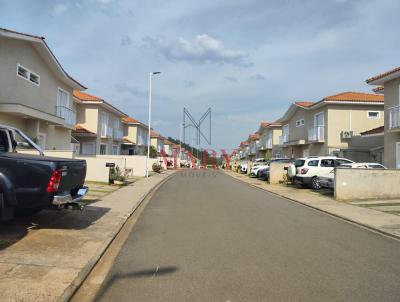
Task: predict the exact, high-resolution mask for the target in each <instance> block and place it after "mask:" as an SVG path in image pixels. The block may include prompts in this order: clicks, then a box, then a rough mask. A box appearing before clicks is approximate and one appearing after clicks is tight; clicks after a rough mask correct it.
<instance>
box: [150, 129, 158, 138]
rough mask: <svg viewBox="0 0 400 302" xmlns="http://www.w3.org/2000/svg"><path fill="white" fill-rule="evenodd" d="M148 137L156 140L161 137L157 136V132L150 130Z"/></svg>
mask: <svg viewBox="0 0 400 302" xmlns="http://www.w3.org/2000/svg"><path fill="white" fill-rule="evenodd" d="M150 137H157V138H159V137H161V135H160V134H158V133H157V132H155V131H153V130H151V131H150Z"/></svg>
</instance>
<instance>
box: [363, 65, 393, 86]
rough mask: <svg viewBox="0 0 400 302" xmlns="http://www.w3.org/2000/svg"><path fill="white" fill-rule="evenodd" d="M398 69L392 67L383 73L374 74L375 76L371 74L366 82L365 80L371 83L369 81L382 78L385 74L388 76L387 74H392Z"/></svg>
mask: <svg viewBox="0 0 400 302" xmlns="http://www.w3.org/2000/svg"><path fill="white" fill-rule="evenodd" d="M398 71H400V67H397V68H394V69H392V70H389V71H386V72H383V73H381V74H378V75H376V76H373V77H372V78H369V79H368V80H367V81H366V82H367V83H371V82H373V81H376V80H379V79H382V78H384V77H386V76H388V75H391V74H393V73H396V72H398Z"/></svg>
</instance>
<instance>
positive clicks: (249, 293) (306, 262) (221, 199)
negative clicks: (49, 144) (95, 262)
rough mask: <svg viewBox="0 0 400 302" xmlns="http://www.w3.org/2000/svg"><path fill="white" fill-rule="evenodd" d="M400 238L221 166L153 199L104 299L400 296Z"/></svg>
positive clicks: (168, 186)
mask: <svg viewBox="0 0 400 302" xmlns="http://www.w3.org/2000/svg"><path fill="white" fill-rule="evenodd" d="M399 255H400V243H399V242H398V241H396V240H394V239H391V238H388V237H385V236H383V235H380V234H377V233H374V232H372V231H370V230H366V229H363V228H361V227H358V226H356V225H352V224H350V223H348V222H344V221H342V220H340V219H338V218H334V217H332V216H329V215H326V214H324V213H321V212H318V211H315V210H313V209H310V208H308V207H305V206H302V205H300V204H297V203H294V202H291V201H289V200H287V199H285V198H282V197H278V196H276V195H273V194H270V193H268V192H266V191H262V190H259V189H257V188H254V187H250V186H248V185H246V184H244V183H241V182H238V181H235V180H234V179H232V178H231V177H229V176H227V175H225V174H223V173H220V172H214V171H210V170H207V171H197V172H183V173H176V174H175V175H174V176H173V178H172V179H170V180H169V181H168V182H166V183H165V184H164V185H163V186H162V187H161V188H160V189H159V190H158V191H157V192H156V194H154V196H153V197H152V200H151V201H150V203H149V204H148V206H147V208H146V209H145V210H144V212H143V214H142V216H141V218H140V220H139V222H138V224H137V225H136V226H135V228H134V230H133V232H132V233H131V234H130V235H129V237H128V240H127V241H126V242H125V244H124V246H123V248H122V250H121V252H120V254H119V255H118V257H117V259H116V262H115V264H114V266H113V268H112V269H111V271H110V274H109V276H108V278H107V280H106V282H105V284H104V285H103V288H102V291H101V292H100V293H99V294H98V297H97V300H99V301H224V302H226V301H232V302H234V301H398V298H399V296H400V287H399V284H400V257H399Z"/></svg>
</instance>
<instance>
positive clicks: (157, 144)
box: [150, 131, 165, 156]
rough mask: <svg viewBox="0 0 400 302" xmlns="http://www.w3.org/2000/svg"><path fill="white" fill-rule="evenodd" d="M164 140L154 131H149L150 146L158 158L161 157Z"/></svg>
mask: <svg viewBox="0 0 400 302" xmlns="http://www.w3.org/2000/svg"><path fill="white" fill-rule="evenodd" d="M164 140H165V138H164V137H162V136H161V135H160V134H158V133H157V132H155V131H150V146H153V147H154V148H155V149H156V150H157V154H158V156H160V155H161V150H163V149H164Z"/></svg>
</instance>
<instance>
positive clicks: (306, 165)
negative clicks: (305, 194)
mask: <svg viewBox="0 0 400 302" xmlns="http://www.w3.org/2000/svg"><path fill="white" fill-rule="evenodd" d="M353 163H354V162H353V161H351V160H349V159H346V158H338V157H335V156H315V157H307V158H297V159H296V160H295V162H294V166H295V168H296V175H295V176H294V178H293V179H294V182H295V183H298V184H301V185H302V186H304V187H305V186H308V187H311V188H313V189H314V190H319V189H321V184H320V182H319V177H321V176H325V175H328V174H329V173H330V172H331V171H332V170H333V169H334V168H335V167H338V166H340V165H343V164H353Z"/></svg>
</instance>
